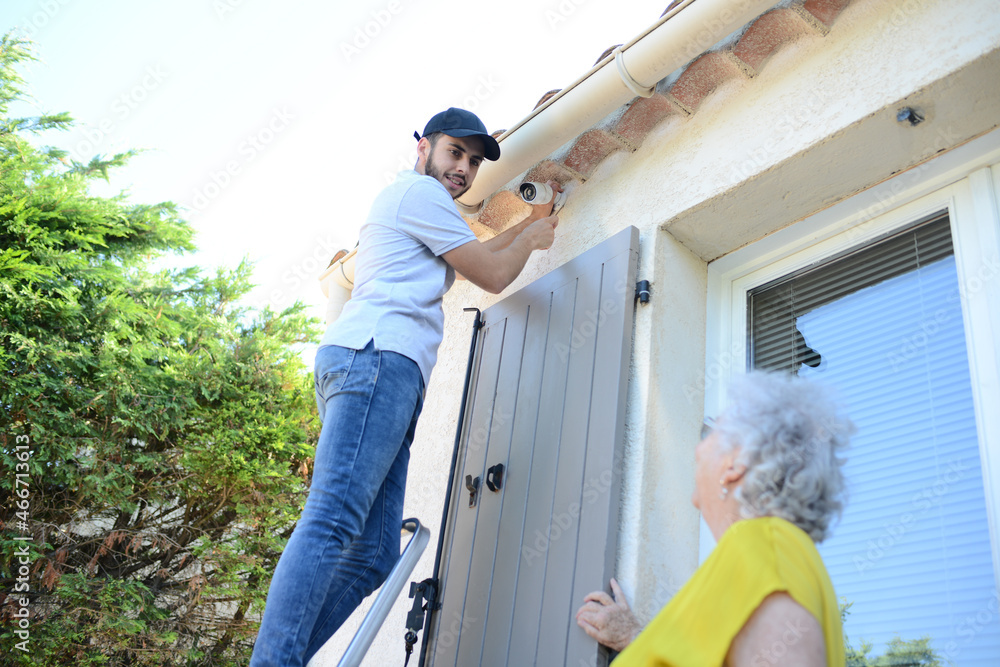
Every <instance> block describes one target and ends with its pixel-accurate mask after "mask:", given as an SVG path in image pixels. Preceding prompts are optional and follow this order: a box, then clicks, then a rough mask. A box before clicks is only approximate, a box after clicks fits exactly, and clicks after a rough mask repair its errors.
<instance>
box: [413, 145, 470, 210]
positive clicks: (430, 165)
mask: <svg viewBox="0 0 1000 667" xmlns="http://www.w3.org/2000/svg"><path fill="white" fill-rule="evenodd" d="M433 151H434V148H433V147H431V152H432V153H433ZM424 174H426V175H427V176H430V177H431V178H434V179H436V180H437V181H438V182H439V183H440V182H441V181H443V180H446V179H445V178H444V174H442V173H441V171H440V170H439V169H438V168H437V166H436V165H435V164H434V158H433V156H432V155H431V154H430V153H428V155H427V163H426V164H425V165H424ZM442 185H444V184H443V183H442ZM470 187H472V185H471V184H470V183H469V179H468V178H466V179H465V187H464V188H462V189H461V190H459V191H458V192H456V193H455V194H454V195H452V197H451V198H452V199H458V198H459V197H461V196H462V195H464V194H465V193H466V192H467V191H468V190H469V188H470ZM445 189H447V186H445ZM448 192H449V194H451V191H450V190H449V191H448Z"/></svg>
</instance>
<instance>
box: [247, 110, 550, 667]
mask: <svg viewBox="0 0 1000 667" xmlns="http://www.w3.org/2000/svg"><path fill="white" fill-rule="evenodd" d="M415 134H416V133H415ZM416 136H417V138H418V144H417V154H418V158H417V163H416V165H415V167H414V168H413V169H412V170H406V171H403V172H400V174H399V175H398V176H397V178H396V181H395V182H394V183H393V184H392V185H390V186H388V187H387V188H386V189H385V190H383V191H382V192H381V193H380V194H379V195H378V197H377V198H376V199H375V202H374V204H373V205H372V208H371V212H370V213H369V215H368V219H367V221H366V222H365V224H364V226H363V227H362V228H361V235H360V241H359V244H358V252H357V258H356V265H357V268H356V270H355V286H354V290H353V293H352V296H351V300H350V301H348V302H347V305H346V306H345V307H344V310H343V312H342V314H341V316H340V317H339V318H338V319H337V320H335V321H334V322H333V323H332V324H331V325H330V326H329V328H328V329H327V331H326V334H325V335H324V336H323V339H322V341H321V343H320V348H319V350H318V352H317V353H316V366H315V377H316V397H317V405H318V408H319V414H320V418H321V419H322V420H323V429H322V432H321V434H320V438H319V442H318V444H317V446H316V458H315V463H314V467H313V476H312V483H311V486H310V490H309V497H308V499H307V501H306V505H305V509H304V510H303V512H302V516H301V518H300V519H299V522H298V524H297V525H296V528H295V531H294V532H293V533H292V536H291V538H290V539H289V541H288V545H287V546H286V547H285V550H284V552H283V553H282V555H281V559H280V560H279V562H278V566H277V568H276V569H275V572H274V577H273V578H272V580H271V587H270V590H269V591H268V596H267V604H266V607H265V610H264V618H263V620H262V622H261V627H260V632H259V634H258V636H257V643H256V645H255V646H254V652H253V657H252V658H251V661H250V665H251V667H299V666H301V665H305V664H306V663H307V662H308V661H309V659H310V658H311V657H312V656H313V655H314V654H315V653H316V652H317V651H318V650H319V649H320V647H322V646H323V644H324V643H326V641H327V640H328V639H329V638H330V637H331V636H332V635H333V633H334V632H336V630H337V629H338V628H339V627H340V626H341V625H342V624H343V622H344V621H345V620H346V619H347V618H348V616H350V615H351V613H352V612H353V611H354V610H355V609H356V608H357V606H358V604H360V602H361V600H363V599H364V598H365V597H366V596H367V595H369V594H370V593H371V592H372V591H374V590H375V589H376V588H378V587H379V585H381V583H382V582H383V581H384V580H385V578H386V576H387V575H388V573H389V572H390V571H391V569H392V567H393V565H394V564H395V562H396V560H397V559H398V558H399V527H400V523H401V521H402V518H403V517H402V512H403V491H404V487H405V483H406V470H407V465H408V463H409V458H410V443H411V442H412V441H413V435H414V431H415V429H416V425H417V418H418V416H419V415H420V410H421V407H422V406H423V397H424V390H425V387H426V386H427V382H428V380H429V378H430V374H431V369H432V368H433V367H434V362H435V361H436V359H437V349H438V346H439V345H440V343H441V338H442V335H443V330H444V310H443V308H442V303H441V302H442V298H443V297H444V294H445V292H447V291H448V289H449V288H450V287H451V285H452V283H453V282H454V280H455V276H456V272H458V273H459V274H461V275H462V276H463V277H465V278H466V279H468V280H470V281H471V282H472V283H473V284H475V285H477V286H478V287H481V288H483V289H485V290H487V291H488V292H491V293H493V294H498V293H499V292H501V291H502V290H503V289H504V288H506V287H507V286H508V285H509V284H510V283H511V282H513V281H514V279H515V278H517V276H518V274H519V273H520V272H521V270H522V269H523V268H524V265H525V262H527V260H528V257H529V256H530V255H531V253H532V252H533V251H535V250H543V249H547V248H548V247H550V246H551V245H552V242H553V240H554V237H555V227H556V224H557V223H558V219H557V218H556V217H555V216H554V215H551V213H552V204H551V203H549V204H542V205H538V206H534V207H533V210H532V213H531V215H529V216H528V217H527V218H525V219H524V220H522V221H521V222H519V223H518V224H517V225H514V226H513V227H511V228H510V229H508V230H506V231H505V232H503V233H501V234H499V235H497V236H496V237H494V238H492V239H490V240H488V241H486V242H480V241H479V240H478V239H477V238H476V236H475V235H474V234H473V233H472V231H471V230H470V229H469V227H468V225H467V224H466V223H465V221H464V220H463V219H462V217H461V216H460V215H459V213H458V211H457V210H456V208H455V205H454V202H453V200H454V199H456V198H458V197H459V196H461V195H462V194H463V193H464V192H465V191H466V190H468V189H469V187H471V186H472V183H473V181H474V180H475V178H476V173H477V172H478V170H479V166H480V164H481V163H482V161H483V160H484V159H486V160H497V159H499V157H500V147H499V145H498V144H497V142H496V140H495V139H494V138H493V137H491V136H490V135H489V134H488V133H487V131H486V126H485V125H483V123H482V121H481V120H479V118H478V117H476V115H475V114H473V113H471V112H469V111H465V110H463V109H456V108H451V109H448V110H447V111H443V112H441V113H439V114H437V115H435V116H434V117H433V118H431V120H430V121H429V122H428V123H427V126H426V127H425V128H424V132H423V135H416ZM552 185H554V187H555V188H556V189H558V184H552Z"/></svg>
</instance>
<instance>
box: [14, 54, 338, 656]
mask: <svg viewBox="0 0 1000 667" xmlns="http://www.w3.org/2000/svg"><path fill="white" fill-rule="evenodd" d="M30 58H32V55H31V53H30V50H29V48H28V45H27V44H25V43H24V42H22V41H19V40H17V39H13V38H11V37H10V36H9V35H8V36H5V37H3V38H2V40H0V458H2V469H3V476H2V477H0V486H2V489H3V491H2V492H0V496H2V497H4V498H9V500H6V499H5V500H3V502H2V506H0V521H2V528H3V532H2V536H0V618H2V623H0V638H2V640H0V643H2V650H3V658H2V659H0V660H2V661H3V662H4V663H5V664H14V665H34V666H38V665H202V664H204V665H209V664H211V665H245V664H246V663H247V660H248V657H249V651H250V647H251V646H252V642H253V638H254V636H255V634H256V622H255V619H257V618H258V617H259V614H260V612H261V610H262V608H263V602H264V597H265V595H266V591H267V585H268V582H269V578H270V576H271V573H272V572H273V569H274V565H275V563H276V560H277V557H278V554H279V553H280V550H281V549H282V547H283V544H284V542H285V540H286V539H287V537H288V535H289V534H290V532H291V527H292V525H293V523H294V521H295V518H296V517H297V516H298V514H299V512H300V510H301V507H302V504H303V501H304V496H305V489H306V487H307V481H308V474H309V465H310V463H311V456H312V454H313V446H314V444H315V440H316V436H317V432H318V421H317V420H316V418H315V409H314V401H313V398H312V380H311V375H310V374H309V373H308V372H307V370H306V369H305V368H304V367H303V364H302V362H301V361H300V360H299V358H298V356H297V354H296V352H295V350H294V348H295V345H296V344H297V343H301V342H305V341H306V340H309V339H315V336H316V333H317V329H316V327H317V322H316V321H315V320H313V319H311V318H307V317H306V316H305V315H304V313H303V307H302V306H301V304H297V305H296V306H294V307H292V308H290V309H288V310H286V311H284V312H282V313H275V312H272V311H270V310H268V309H265V310H263V311H261V312H252V311H249V310H248V309H246V308H245V307H242V306H241V305H240V304H239V299H240V298H241V297H242V296H244V295H245V294H246V293H247V292H248V291H249V290H250V289H251V287H252V285H251V283H250V274H251V269H250V267H249V266H248V265H247V264H246V263H244V264H241V265H240V266H239V267H238V268H236V269H235V270H229V271H226V270H220V271H218V272H216V273H214V274H212V275H205V274H203V273H202V272H201V271H200V270H198V269H196V268H186V269H172V270H154V269H153V268H151V267H152V266H153V264H154V260H155V259H156V258H158V257H160V256H162V255H164V254H165V253H175V252H187V251H191V250H193V245H192V230H191V228H190V227H189V226H188V225H187V224H186V223H185V222H184V221H183V220H181V219H180V217H179V214H178V210H177V208H176V207H175V206H174V205H173V204H171V203H162V204H155V205H143V204H133V203H130V202H129V201H128V199H127V198H126V197H125V196H119V197H114V198H101V197H95V196H92V195H91V194H90V193H89V189H88V186H89V184H90V183H91V182H92V181H93V180H94V179H97V178H107V174H108V171H109V170H111V169H114V168H116V167H119V166H121V165H122V164H124V163H125V162H126V161H127V160H128V159H129V157H130V156H131V153H125V154H121V155H116V156H114V157H110V158H104V157H96V158H94V159H93V160H92V161H90V162H89V163H87V164H83V163H79V162H75V161H72V160H69V159H68V158H67V156H68V154H67V153H66V152H65V151H61V150H58V149H55V148H37V147H35V146H34V145H33V143H32V142H29V141H28V139H27V138H26V137H27V136H28V135H30V134H31V133H36V134H37V133H38V132H42V131H45V130H51V129H60V128H66V127H68V126H70V125H71V123H72V121H71V119H70V117H69V116H68V115H66V114H59V115H48V116H41V117H35V118H11V117H9V110H10V107H11V103H12V102H15V101H18V100H21V99H23V98H24V93H23V81H22V80H21V78H20V77H19V75H18V73H17V66H18V63H21V62H23V61H25V60H26V59H30ZM25 609H26V610H27V612H25V611H23V610H25Z"/></svg>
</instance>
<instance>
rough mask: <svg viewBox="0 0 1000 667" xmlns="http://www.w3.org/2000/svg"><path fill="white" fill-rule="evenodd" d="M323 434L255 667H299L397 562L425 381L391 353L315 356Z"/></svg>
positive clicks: (329, 350)
mask: <svg viewBox="0 0 1000 667" xmlns="http://www.w3.org/2000/svg"><path fill="white" fill-rule="evenodd" d="M315 376H316V402H317V404H318V406H319V414H320V419H322V420H323V430H322V431H321V433H320V437H319V443H318V444H317V446H316V460H315V463H314V466H313V475H312V484H311V485H310V488H309V497H308V499H307V500H306V505H305V509H304V510H303V512H302V517H301V518H300V519H299V522H298V524H297V525H296V527H295V530H294V532H293V533H292V536H291V538H290V539H289V540H288V545H287V546H286V547H285V550H284V552H283V553H282V554H281V558H280V560H279V561H278V566H277V568H276V569H275V571H274V577H273V579H272V580H271V588H270V589H269V591H268V594H267V604H266V605H265V608H264V618H263V619H262V621H261V625H260V632H259V633H258V635H257V643H256V644H255V645H254V652H253V657H252V658H251V659H250V665H251V666H252V667H265V666H274V667H298V666H300V665H305V664H306V663H307V662H308V661H309V659H310V658H311V657H312V656H313V655H314V654H315V653H316V652H317V651H318V650H319V649H320V647H322V646H323V644H324V643H326V641H327V639H329V638H330V637H331V636H333V633H334V632H336V630H337V628H339V627H340V626H341V625H342V624H343V623H344V621H345V620H347V617H348V616H350V615H351V613H352V612H353V611H354V610H355V609H356V608H357V606H358V605H359V604H360V603H361V601H362V600H363V599H364V598H365V597H366V596H368V595H369V594H371V593H372V591H374V590H375V589H376V588H378V587H379V586H380V585H381V584H382V582H383V581H385V579H386V577H387V576H388V575H389V572H390V571H391V570H392V567H393V565H395V563H396V561H397V560H398V559H399V541H400V524H401V523H402V520H403V489H404V487H405V485H406V468H407V465H408V463H409V461H410V443H412V442H413V434H414V430H415V429H416V426H417V417H419V415H420V410H421V408H422V407H423V391H424V386H423V378H422V376H421V374H420V368H419V367H418V366H417V364H416V363H415V362H414V361H412V360H411V359H409V358H407V357H405V356H403V355H401V354H396V353H395V352H383V351H380V350H377V349H375V347H374V345H373V343H371V342H369V343H368V346H367V347H365V349H363V350H351V349H348V348H343V347H337V346H332V345H330V346H324V347H321V348H320V349H319V351H318V352H317V353H316V372H315Z"/></svg>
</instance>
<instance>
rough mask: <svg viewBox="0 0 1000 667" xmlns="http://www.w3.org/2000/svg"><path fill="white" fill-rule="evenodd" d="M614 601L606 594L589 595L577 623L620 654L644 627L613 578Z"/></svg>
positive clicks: (579, 611)
mask: <svg viewBox="0 0 1000 667" xmlns="http://www.w3.org/2000/svg"><path fill="white" fill-rule="evenodd" d="M611 592H612V593H614V598H612V597H611V596H610V595H608V594H607V593H605V592H604V591H594V592H593V593H588V594H587V596H586V597H585V598H584V599H583V600H584V602H583V606H582V607H580V609H579V610H577V612H576V624H577V625H579V626H580V627H581V628H583V631H584V632H586V633H587V634H588V635H589V636H590V637H592V638H593V639H596V640H597V641H598V642H599V643H601V644H604V645H605V646H607V647H609V648H613V649H614V650H616V651H621V650H622V649H624V648H625V647H626V646H628V645H629V644H630V643H631V642H632V640H633V639H635V638H636V637H638V636H639V633H640V632H642V624H640V623H639V619H637V618H636V617H635V615H634V614H633V613H632V611H631V610H630V609H629V606H628V602H626V600H625V594H624V593H622V589H621V587H620V586H619V585H618V582H617V581H615V580H614V579H613V578H612V579H611Z"/></svg>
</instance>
